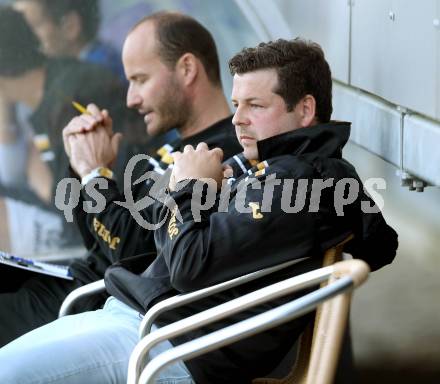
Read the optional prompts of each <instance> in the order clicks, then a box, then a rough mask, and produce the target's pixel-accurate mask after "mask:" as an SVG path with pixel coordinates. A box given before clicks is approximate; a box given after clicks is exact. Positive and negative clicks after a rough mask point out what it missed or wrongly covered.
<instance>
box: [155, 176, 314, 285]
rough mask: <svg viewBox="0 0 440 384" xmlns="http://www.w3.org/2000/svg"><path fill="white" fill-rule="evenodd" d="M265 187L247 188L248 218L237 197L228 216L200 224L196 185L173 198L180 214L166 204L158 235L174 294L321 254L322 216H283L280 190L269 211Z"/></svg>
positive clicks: (215, 213)
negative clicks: (318, 230)
mask: <svg viewBox="0 0 440 384" xmlns="http://www.w3.org/2000/svg"><path fill="white" fill-rule="evenodd" d="M260 181H261V183H260V185H259V186H260V189H254V188H253V187H254V185H253V186H249V188H247V191H246V194H245V196H246V203H245V204H244V206H245V207H247V209H246V211H245V212H243V209H242V208H243V207H241V208H240V207H239V205H240V196H239V195H238V194H237V195H236V196H235V198H233V199H231V200H230V204H229V205H228V207H227V208H228V211H227V212H219V210H218V209H212V210H206V211H202V212H201V214H200V218H199V219H197V217H196V216H197V215H196V214H195V213H197V212H196V211H197V210H198V207H199V201H200V195H198V194H197V193H196V192H194V193H193V187H194V186H195V181H192V182H190V183H189V184H188V185H187V186H186V187H184V188H183V189H182V190H180V191H179V192H174V193H172V194H171V195H170V200H172V201H173V203H174V202H175V203H176V205H175V208H174V209H171V208H169V207H170V204H165V206H163V207H162V209H161V210H160V213H159V216H160V219H161V220H163V219H164V218H166V221H165V225H163V226H162V227H160V228H159V229H157V230H156V232H155V239H156V245H157V247H158V252H159V253H162V254H163V256H164V258H165V260H166V263H167V265H168V268H169V272H170V279H171V284H172V286H173V287H174V288H175V289H177V290H178V291H181V292H185V291H192V290H196V289H200V288H203V287H205V286H209V285H212V284H215V283H218V282H221V281H225V280H228V279H231V278H234V277H237V276H240V275H243V274H245V273H249V272H252V271H256V270H259V269H261V268H266V267H269V266H273V265H276V264H279V263H282V262H285V261H287V260H291V259H296V258H302V257H305V256H310V255H312V254H313V253H314V252H318V253H319V250H318V249H317V246H318V244H317V243H316V237H315V236H310V234H312V233H314V232H315V231H316V223H317V222H318V216H319V213H312V214H308V213H307V212H305V211H304V210H302V211H301V212H298V213H295V214H281V200H282V191H281V188H279V187H276V186H275V187H274V193H273V199H272V201H271V204H270V207H269V206H265V205H264V201H265V197H264V192H263V190H264V187H265V186H267V185H268V180H267V179H261V180H260ZM256 187H258V185H256ZM289 203H290V201H289ZM240 211H242V213H241V212H240ZM179 215H180V216H181V218H182V222H179ZM318 248H319V246H318Z"/></svg>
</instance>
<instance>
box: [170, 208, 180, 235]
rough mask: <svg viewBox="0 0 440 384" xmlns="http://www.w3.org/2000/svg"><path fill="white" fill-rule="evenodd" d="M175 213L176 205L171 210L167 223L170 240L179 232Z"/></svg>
mask: <svg viewBox="0 0 440 384" xmlns="http://www.w3.org/2000/svg"><path fill="white" fill-rule="evenodd" d="M176 213H177V205H176V206H175V207H174V208H173V211H172V212H171V219H170V222H169V223H168V236H169V237H170V240H173V238H174V237H175V236H177V235H178V234H179V228H177V224H176Z"/></svg>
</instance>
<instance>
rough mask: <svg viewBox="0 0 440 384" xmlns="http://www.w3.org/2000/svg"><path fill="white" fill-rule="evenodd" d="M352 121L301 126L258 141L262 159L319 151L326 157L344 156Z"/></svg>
mask: <svg viewBox="0 0 440 384" xmlns="http://www.w3.org/2000/svg"><path fill="white" fill-rule="evenodd" d="M350 126H351V123H348V122H342V121H331V122H329V123H326V124H318V125H314V126H312V127H306V128H299V129H295V130H293V131H290V132H286V133H283V134H281V135H278V136H273V137H269V138H268V139H265V140H261V141H259V142H258V143H257V146H258V153H259V156H260V161H263V160H267V159H270V158H272V157H275V156H280V155H286V154H291V155H296V156H297V155H303V154H306V153H311V152H313V153H318V154H319V155H321V156H325V157H336V158H341V157H342V148H343V147H344V145H345V144H346V143H347V141H348V138H349V136H350Z"/></svg>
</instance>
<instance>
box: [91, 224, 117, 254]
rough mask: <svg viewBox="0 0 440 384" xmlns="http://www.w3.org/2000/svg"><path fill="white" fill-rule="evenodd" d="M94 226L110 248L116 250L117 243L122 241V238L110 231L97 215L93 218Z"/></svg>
mask: <svg viewBox="0 0 440 384" xmlns="http://www.w3.org/2000/svg"><path fill="white" fill-rule="evenodd" d="M93 228H94V229H95V232H96V233H97V234H98V236H99V237H100V238H102V239H103V240H104V241H105V242H106V243H107V244H108V246H109V247H110V249H113V250H115V249H116V247H117V245H118V244H119V243H120V241H121V238H120V237H117V236H112V234H111V233H110V231H109V230H108V229H107V228H106V227H105V225H104V224H102V223H101V222H100V221H99V220H98V219H97V218H96V217H94V218H93Z"/></svg>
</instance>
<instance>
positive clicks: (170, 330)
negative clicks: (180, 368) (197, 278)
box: [127, 265, 335, 384]
mask: <svg viewBox="0 0 440 384" xmlns="http://www.w3.org/2000/svg"><path fill="white" fill-rule="evenodd" d="M334 269H335V267H334V265H331V266H328V267H324V268H320V269H316V270H313V271H310V272H307V273H304V274H302V275H298V276H294V277H291V278H289V279H287V280H283V281H280V282H278V283H275V284H272V285H269V286H267V287H264V288H261V289H259V290H257V291H254V292H251V293H248V294H246V295H244V296H242V297H239V298H236V299H234V300H231V301H228V302H226V303H223V304H220V305H218V306H216V307H213V308H210V309H207V310H205V311H203V312H200V313H197V314H195V315H192V316H190V317H187V318H185V319H182V320H179V321H177V322H175V323H172V324H169V325H166V326H164V327H162V328H159V329H158V330H156V331H154V332H153V333H151V334H149V335H147V336H146V337H144V338H143V339H142V340H141V341H140V342H139V343H138V344H137V345H136V347H135V348H134V350H133V352H132V354H131V356H130V361H129V365H128V381H127V383H129V384H134V383H136V381H137V378H138V377H139V373H140V369H141V366H142V361H143V359H144V357H145V356H146V354H147V353H148V351H149V349H151V348H152V347H153V346H154V345H156V344H157V343H159V342H161V341H163V340H168V339H170V338H173V337H176V336H178V335H180V334H183V333H186V332H188V331H192V330H194V329H197V328H200V327H202V326H205V325H207V324H210V323H213V322H215V321H218V320H221V319H223V318H225V317H228V316H230V315H233V314H235V313H238V312H241V311H243V310H245V309H248V308H250V307H253V306H255V305H259V304H262V303H265V302H267V301H270V300H273V299H275V298H278V297H281V296H285V295H287V294H290V293H293V292H296V291H298V290H301V289H304V288H308V287H311V286H314V285H317V284H319V283H321V282H323V281H326V280H327V279H328V278H329V277H330V276H331V274H332V273H333V272H334Z"/></svg>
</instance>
